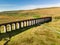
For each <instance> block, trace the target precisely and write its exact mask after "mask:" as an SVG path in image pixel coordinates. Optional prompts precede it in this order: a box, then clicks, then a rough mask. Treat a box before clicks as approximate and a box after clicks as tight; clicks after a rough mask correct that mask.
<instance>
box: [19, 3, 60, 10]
mask: <svg viewBox="0 0 60 45" xmlns="http://www.w3.org/2000/svg"><path fill="white" fill-rule="evenodd" d="M48 7H60V3H57V4H47V5H27V6H23V7H20V9H22V10H28V9H35V8H48Z"/></svg>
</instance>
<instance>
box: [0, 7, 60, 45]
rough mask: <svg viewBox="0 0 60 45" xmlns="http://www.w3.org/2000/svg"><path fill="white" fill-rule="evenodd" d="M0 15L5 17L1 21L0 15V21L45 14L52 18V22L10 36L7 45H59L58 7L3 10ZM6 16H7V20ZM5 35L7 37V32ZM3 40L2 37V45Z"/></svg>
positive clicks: (59, 12)
mask: <svg viewBox="0 0 60 45" xmlns="http://www.w3.org/2000/svg"><path fill="white" fill-rule="evenodd" d="M7 13H8V14H7ZM4 14H5V15H4ZM27 15H28V16H27ZM1 16H2V17H3V18H5V19H4V20H3V21H2V19H1V17H0V19H1V23H4V22H8V20H11V21H17V20H24V19H30V18H39V17H46V16H51V17H52V18H53V20H52V22H49V23H45V24H42V25H40V26H37V27H32V28H30V29H24V30H26V31H24V32H22V33H19V34H17V35H14V36H12V37H11V38H10V41H9V42H8V43H7V45H60V25H59V24H60V8H44V9H35V10H26V11H24V10H23V11H13V12H3V13H1ZM13 17H14V18H13ZM27 17H28V18H27ZM6 18H8V20H7V19H6ZM12 19H14V20H12ZM18 32H19V31H16V32H14V33H13V34H15V33H18ZM5 37H8V36H7V34H6V35H5ZM5 42H6V40H5V39H4V38H3V39H2V40H1V41H0V44H1V45H3V44H4V43H5Z"/></svg>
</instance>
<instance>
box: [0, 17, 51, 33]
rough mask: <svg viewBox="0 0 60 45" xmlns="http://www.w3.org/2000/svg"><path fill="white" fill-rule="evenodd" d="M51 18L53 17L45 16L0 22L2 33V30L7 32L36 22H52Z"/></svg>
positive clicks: (0, 31)
mask: <svg viewBox="0 0 60 45" xmlns="http://www.w3.org/2000/svg"><path fill="white" fill-rule="evenodd" d="M51 20H52V17H44V18H37V19H28V20H22V21H16V22H9V23H4V24H0V33H2V31H3V32H4V33H6V32H8V31H12V30H16V29H21V28H24V27H28V26H32V25H36V24H41V23H47V22H50V21H51Z"/></svg>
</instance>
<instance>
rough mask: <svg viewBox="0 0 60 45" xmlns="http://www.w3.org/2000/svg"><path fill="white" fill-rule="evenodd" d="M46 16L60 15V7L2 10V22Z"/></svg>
mask: <svg viewBox="0 0 60 45" xmlns="http://www.w3.org/2000/svg"><path fill="white" fill-rule="evenodd" d="M45 16H52V17H60V8H42V9H40V8H39V9H34V10H22V11H7V12H1V13H0V23H5V22H10V21H18V20H24V19H31V18H39V17H45ZM27 17H28V18H27ZM2 19H3V20H2ZM9 20H10V21H9Z"/></svg>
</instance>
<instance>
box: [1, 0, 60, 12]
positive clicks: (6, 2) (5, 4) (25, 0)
mask: <svg viewBox="0 0 60 45" xmlns="http://www.w3.org/2000/svg"><path fill="white" fill-rule="evenodd" d="M47 7H60V0H0V12H1V11H11V10H29V9H35V8H47Z"/></svg>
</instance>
